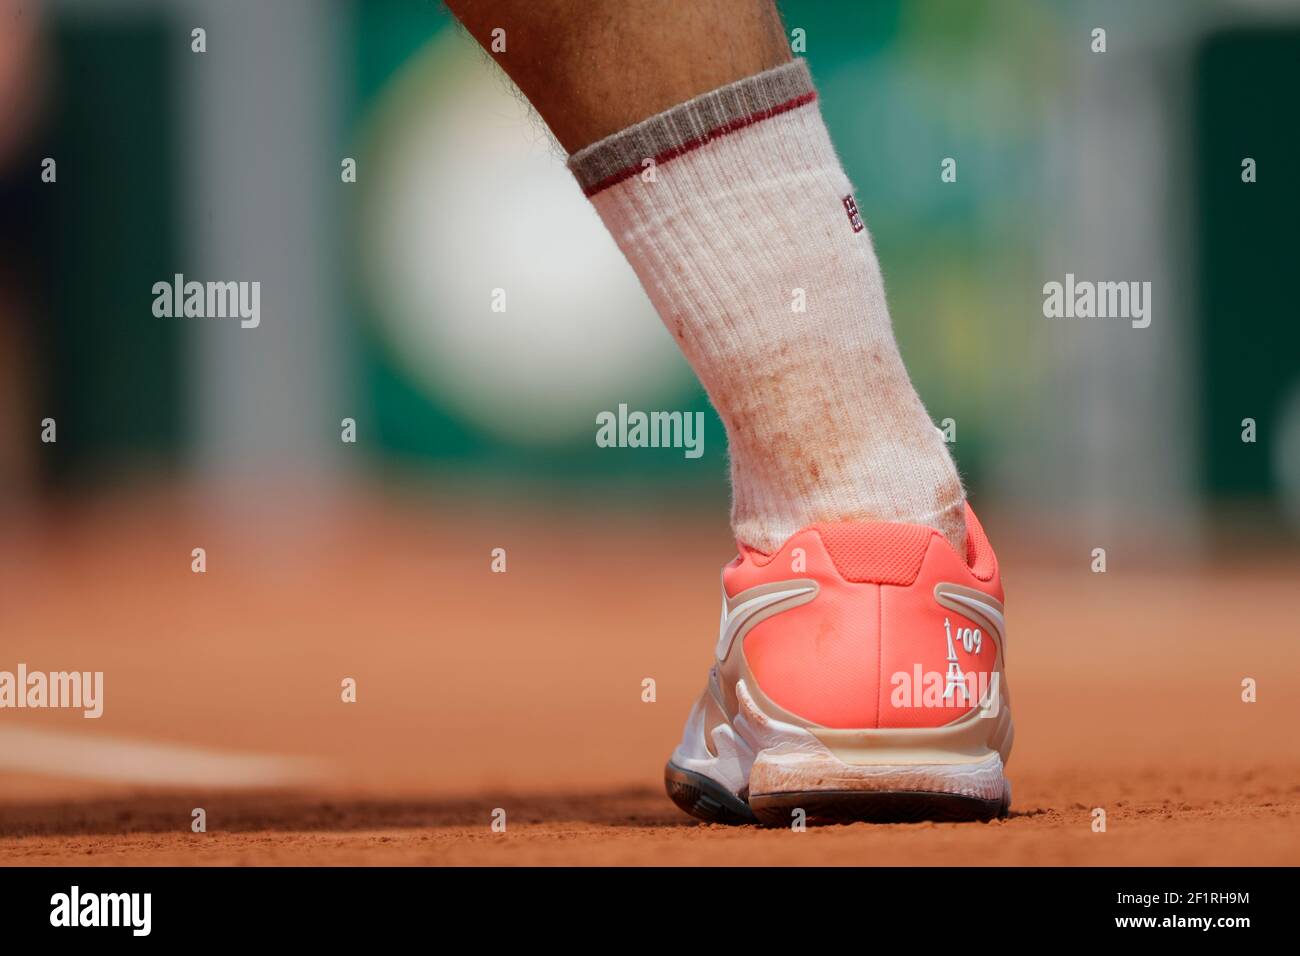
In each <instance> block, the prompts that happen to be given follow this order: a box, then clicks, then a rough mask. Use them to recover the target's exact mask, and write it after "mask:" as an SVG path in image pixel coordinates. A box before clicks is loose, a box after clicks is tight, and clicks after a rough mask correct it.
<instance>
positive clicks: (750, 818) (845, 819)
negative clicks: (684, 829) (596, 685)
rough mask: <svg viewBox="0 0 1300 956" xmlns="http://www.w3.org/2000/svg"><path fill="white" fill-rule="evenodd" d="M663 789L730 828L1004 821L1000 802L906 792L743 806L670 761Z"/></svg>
mask: <svg viewBox="0 0 1300 956" xmlns="http://www.w3.org/2000/svg"><path fill="white" fill-rule="evenodd" d="M664 788H665V789H666V790H667V791H668V796H669V798H670V799H671V800H672V801H673V803H675V804H677V806H678V807H680V808H681V809H682V810H684V811H686V812H687V813H689V814H690V815H691V816H693V817H695V818H696V819H697V820H703V821H704V822H706V823H723V824H727V825H730V826H739V825H744V824H761V825H763V826H768V827H788V826H790V825H791V824H792V823H794V821H795V820H796V816H795V811H797V810H802V811H803V813H804V816H803V820H804V822H805V823H808V824H811V825H813V826H816V825H819V824H823V825H824V824H837V823H920V822H921V821H924V820H933V821H938V822H941V823H973V822H985V821H988V820H994V819H997V818H999V817H1005V816H1006V815H1007V812H1008V810H1009V809H1010V807H1009V806H1008V804H1007V803H1006V802H1004V801H1003V800H981V799H979V798H977V797H963V796H961V795H959V794H955V793H932V792H925V791H907V790H883V791H863V790H806V791H803V792H800V793H768V794H761V795H758V796H752V797H750V798H749V801H748V802H746V801H744V800H741V799H740V798H739V797H737V796H736V795H735V794H734V793H732V792H731V791H729V790H727V788H725V787H723V786H722V785H721V784H719V783H717V782H716V781H714V780H710V779H709V778H708V777H706V776H704V775H703V774H698V773H695V772H693V771H691V770H684V769H683V768H681V767H679V766H677V765H676V764H674V763H673V762H672V761H669V762H668V765H667V766H666V767H664Z"/></svg>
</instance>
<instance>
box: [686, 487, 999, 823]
mask: <svg viewBox="0 0 1300 956" xmlns="http://www.w3.org/2000/svg"><path fill="white" fill-rule="evenodd" d="M966 524H967V548H966V553H965V554H964V555H959V554H957V553H956V552H955V551H954V550H953V548H952V547H951V545H949V544H948V542H947V540H946V539H945V538H944V537H943V536H942V535H941V534H940V533H939V532H938V531H935V530H934V529H932V528H928V527H923V526H921V525H910V524H884V523H843V524H820V525H813V526H811V527H809V528H805V529H804V530H802V531H799V532H798V533H796V534H795V535H794V536H792V537H791V538H790V539H789V540H788V541H787V542H786V543H785V545H784V546H783V547H782V548H781V550H780V551H778V552H777V553H776V554H773V555H770V556H768V555H763V554H760V553H758V552H756V551H752V550H750V549H747V548H744V547H742V548H741V549H740V554H739V556H738V557H737V558H736V559H735V560H733V561H732V562H731V563H730V564H728V565H727V566H726V567H725V568H723V571H722V597H723V607H722V622H721V626H720V633H719V637H718V644H717V648H716V655H715V656H716V660H715V662H714V665H713V667H712V669H711V670H710V671H709V682H708V686H707V687H705V689H704V693H703V694H701V695H700V698H699V700H698V701H697V702H696V703H695V706H694V707H693V708H692V710H691V714H690V717H689V719H688V720H687V722H686V730H685V733H684V734H683V736H682V742H681V744H680V745H679V746H678V747H677V749H676V750H674V751H673V755H672V757H671V758H670V760H669V761H668V766H667V768H666V769H665V783H666V785H667V788H668V795H669V796H670V797H671V798H672V799H673V801H674V802H675V803H676V804H677V805H678V806H679V807H681V808H682V809H683V810H685V811H686V812H687V813H690V814H692V815H693V816H696V817H699V818H700V819H702V820H707V821H710V822H715V823H754V822H761V823H764V824H768V825H772V826H789V825H790V824H791V823H792V822H794V821H796V820H799V819H803V820H806V821H807V822H810V823H818V822H848V821H853V820H875V821H889V820H923V819H938V820H988V819H991V818H993V817H997V816H1001V815H1005V814H1006V812H1007V810H1008V808H1009V806H1010V803H1011V788H1010V785H1009V784H1008V782H1007V779H1006V777H1005V774H1004V771H1005V767H1006V763H1007V758H1008V755H1009V754H1010V751H1011V740H1012V736H1013V732H1012V725H1011V712H1010V708H1009V703H1010V702H1009V700H1008V694H1007V686H1006V680H1005V678H1004V676H1003V665H1004V659H1005V653H1006V648H1005V634H1006V632H1005V625H1004V623H1003V614H1002V597H1003V595H1002V584H1001V581H1000V579H999V575H998V565H997V559H996V558H995V557H994V555H993V549H992V548H991V547H990V546H989V543H988V540H987V539H986V538H985V536H984V530H983V528H981V527H980V524H979V522H978V521H977V520H976V518H975V514H974V512H972V511H971V510H970V508H969V507H967V510H966ZM801 814H802V816H801Z"/></svg>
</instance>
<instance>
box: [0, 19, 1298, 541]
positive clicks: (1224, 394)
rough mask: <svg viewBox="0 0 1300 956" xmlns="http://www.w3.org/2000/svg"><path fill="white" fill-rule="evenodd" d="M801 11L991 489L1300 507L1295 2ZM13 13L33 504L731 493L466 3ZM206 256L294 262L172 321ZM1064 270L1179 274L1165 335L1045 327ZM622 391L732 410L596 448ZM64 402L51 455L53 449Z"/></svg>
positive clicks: (233, 270)
mask: <svg viewBox="0 0 1300 956" xmlns="http://www.w3.org/2000/svg"><path fill="white" fill-rule="evenodd" d="M780 6H781V9H782V11H783V14H784V17H785V20H786V25H787V27H788V28H789V29H790V30H796V29H798V30H802V31H803V36H804V38H805V42H806V53H805V55H806V56H807V58H808V60H809V62H810V65H811V68H812V71H813V74H814V76H815V78H816V80H817V83H818V85H819V89H820V91H821V97H822V98H821V102H822V109H823V111H824V114H825V116H826V119H827V122H828V125H829V126H830V129H831V133H832V136H833V138H834V140H835V142H836V145H837V148H838V149H839V151H840V153H841V156H842V158H843V160H844V162H845V165H846V168H847V169H848V171H849V175H850V177H851V178H852V179H853V181H854V183H855V187H856V195H857V197H858V202H859V206H860V208H861V209H862V212H863V215H864V217H865V219H866V221H867V224H868V227H869V228H870V229H871V231H872V235H873V237H874V240H875V242H876V247H877V250H878V253H879V255H880V259H881V263H882V267H883V270H884V274H885V279H886V287H887V290H888V295H889V302H890V307H891V313H892V315H893V319H894V323H895V327H896V330H897V334H898V338H899V341H900V344H901V347H902V349H903V354H904V357H905V359H906V361H907V363H908V366H909V368H910V369H911V371H912V374H913V376H914V378H915V380H916V382H917V385H918V388H919V391H920V392H921V395H922V397H923V399H924V400H925V402H926V405H927V407H928V409H929V410H930V413H931V415H932V417H933V418H934V419H935V421H936V422H939V421H941V420H943V419H948V418H951V419H953V420H954V421H955V423H956V432H957V440H956V442H955V444H954V445H953V450H954V453H955V455H956V457H957V459H958V462H959V464H960V466H961V469H962V472H963V474H964V475H965V476H966V478H967V480H968V483H969V484H970V486H971V489H972V496H973V497H974V498H975V500H976V501H986V502H990V503H991V506H994V507H996V506H1016V507H1026V508H1033V509H1037V510H1038V511H1040V512H1041V513H1043V514H1048V515H1052V516H1054V517H1053V519H1052V520H1051V521H1050V522H1047V523H1046V524H1044V526H1043V527H1042V529H1041V531H1042V533H1043V534H1061V535H1066V534H1071V533H1075V532H1078V531H1081V530H1086V531H1088V532H1089V533H1096V534H1106V535H1111V536H1123V535H1128V536H1131V537H1132V538H1134V539H1135V540H1137V539H1140V540H1157V541H1159V542H1161V543H1162V544H1163V545H1164V546H1177V547H1181V546H1183V545H1185V544H1188V545H1190V546H1195V545H1197V544H1198V543H1201V542H1204V541H1205V540H1206V535H1205V531H1206V530H1207V528H1213V527H1214V526H1215V524H1216V522H1217V521H1218V520H1219V516H1221V515H1224V514H1230V515H1232V516H1233V517H1232V520H1233V521H1235V522H1242V521H1249V522H1251V523H1252V526H1254V525H1257V526H1260V527H1265V528H1276V527H1278V526H1280V525H1282V524H1285V523H1286V522H1290V527H1292V528H1293V529H1294V528H1296V527H1300V331H1298V330H1300V324H1297V322H1296V318H1297V316H1296V311H1297V304H1296V303H1297V301H1300V300H1297V298H1296V297H1295V296H1294V295H1293V294H1291V290H1290V287H1289V285H1288V284H1287V283H1289V282H1290V281H1291V280H1292V276H1293V275H1294V272H1295V269H1294V266H1295V263H1296V253H1297V246H1296V240H1295V236H1294V225H1293V224H1294V223H1295V221H1296V220H1297V218H1298V216H1300V192H1298V190H1300V186H1298V185H1297V182H1296V177H1295V176H1294V175H1293V174H1292V170H1291V167H1292V166H1293V165H1294V157H1295V156H1296V155H1297V154H1298V153H1300V149H1298V147H1300V143H1298V142H1297V140H1298V139H1300V132H1298V131H1297V124H1296V122H1295V107H1294V102H1295V95H1296V93H1297V91H1298V90H1300V5H1297V4H1286V3H1278V4H1272V5H1268V7H1267V9H1265V8H1263V7H1261V6H1259V5H1254V4H1241V3H1231V2H1179V0H1158V2H1157V0H1152V2H1148V3H1142V4H1131V3H1119V2H1115V3H1092V4H1073V3H1064V2H1061V3H1056V2H1047V0H983V2H956V0H953V2H925V0H909V2H899V0H895V2H873V3H860V2H830V0H821V2H818V0H789V2H783V3H781V5H780ZM7 12H8V13H9V17H10V19H9V22H11V23H12V24H14V29H13V30H12V31H11V37H10V39H9V40H8V41H6V42H5V43H4V44H3V46H0V96H3V97H4V102H5V103H6V104H12V105H13V108H12V109H10V110H7V111H2V110H0V116H9V117H11V118H10V119H9V120H8V121H7V122H6V128H4V129H0V202H2V203H3V209H4V216H3V218H2V225H0V243H2V245H0V248H2V249H3V265H2V266H0V373H3V374H0V379H3V383H2V384H0V402H2V403H3V406H4V407H5V409H6V411H5V412H4V414H3V417H2V418H0V483H2V484H3V486H4V487H5V488H6V489H7V490H8V494H7V495H6V499H7V500H8V501H9V503H10V504H13V503H14V502H21V501H25V500H28V499H30V498H31V497H33V496H36V497H39V496H40V495H42V494H45V493H48V492H51V491H58V490H59V489H64V490H67V489H73V490H75V491H77V492H78V493H80V490H81V489H84V488H87V487H91V488H96V487H112V486H113V485H114V483H118V482H122V481H130V480H134V479H136V478H138V477H140V476H145V477H147V478H148V477H156V476H163V477H164V478H165V479H166V480H169V481H170V480H176V481H180V482H183V483H198V484H216V485H220V484H222V483H223V482H236V481H242V480H244V479H246V478H247V477H248V476H250V475H252V476H257V475H264V474H267V473H276V474H287V475H291V476H293V475H310V476H312V479H313V480H314V481H328V480H332V479H333V478H336V477H337V478H342V479H345V480H349V481H350V480H354V479H356V478H358V477H360V478H361V479H363V480H371V479H376V480H381V481H382V480H384V479H388V478H393V477H400V478H403V479H406V478H410V477H412V476H413V477H414V478H415V479H416V480H417V481H422V482H424V481H427V482H429V483H430V484H436V483H438V482H439V481H447V482H451V483H455V484H456V487H464V485H465V483H469V484H471V485H473V486H477V487H479V488H480V489H482V490H483V492H484V493H485V494H511V495H514V496H517V497H520V498H523V499H525V500H535V501H537V502H539V503H543V504H544V503H545V502H546V501H548V500H550V499H551V498H552V497H554V496H567V497H569V498H578V499H588V498H597V497H598V498H602V499H610V500H612V502H613V503H614V504H615V505H617V506H620V507H629V508H634V507H661V506H666V505H668V504H670V503H671V504H676V505H687V506H692V507H693V506H695V505H696V504H704V505H721V504H722V503H724V502H725V500H726V496H727V485H726V454H725V442H724V437H723V433H722V428H721V425H720V423H719V422H718V421H717V419H716V417H715V416H714V415H713V413H712V412H711V410H709V406H708V403H707V400H706V399H705V397H704V395H703V393H702V391H701V390H700V389H699V387H698V386H697V385H696V384H695V382H694V380H693V378H692V377H691V375H690V373H689V369H687V368H686V367H685V365H684V363H683V362H682V361H681V359H680V358H679V357H678V356H677V355H676V353H675V351H674V349H673V346H672V342H671V339H670V337H669V336H668V335H667V333H665V332H664V331H663V330H662V329H661V328H659V326H658V323H657V320H656V319H655V317H654V315H653V312H652V311H651V310H650V309H649V306H648V303H647V302H646V301H645V298H644V296H643V295H642V294H641V293H640V291H639V289H638V287H637V286H636V283H635V280H634V279H633V277H632V276H631V272H630V269H628V268H627V267H626V265H625V264H623V263H622V260H621V259H620V258H619V257H618V254H617V250H616V249H614V247H613V244H612V242H611V241H610V240H609V239H608V237H607V236H605V234H604V233H603V231H602V230H601V228H600V225H599V222H598V220H597V219H596V218H595V216H594V214H593V213H592V212H591V210H590V209H588V208H587V206H586V204H585V202H584V201H583V200H582V197H581V195H580V193H579V191H578V190H577V188H576V186H575V185H574V184H573V183H572V182H571V181H570V180H569V179H568V176H567V173H566V172H565V171H564V169H563V165H562V156H561V155H560V154H559V151H558V148H557V147H555V146H554V145H552V143H551V142H550V141H549V139H548V137H547V134H546V133H545V132H544V130H543V129H542V127H541V126H540V123H539V121H538V120H536V118H535V117H532V116H530V115H529V113H528V109H527V107H526V104H523V103H521V102H520V99H519V97H518V96H517V94H515V93H514V92H513V91H512V90H511V89H510V87H509V84H508V81H507V80H505V78H504V77H503V76H502V75H501V74H500V72H499V71H498V70H496V68H495V67H494V66H493V65H492V64H491V63H490V62H489V61H488V60H487V59H486V57H485V56H483V55H482V54H481V53H480V52H479V51H478V50H477V48H476V47H475V46H474V45H473V44H472V42H471V41H470V40H469V39H468V38H467V37H466V36H464V35H463V34H462V33H461V31H460V30H459V29H458V28H457V27H456V26H455V25H454V23H453V22H452V20H451V18H450V16H449V15H448V14H447V13H446V12H445V10H444V9H443V8H442V7H441V5H440V4H437V3H427V2H413V0H366V2H364V3H363V2H337V0H328V2H326V0H320V2H312V0H280V2H276V3H273V4H263V3H255V2H251V0H249V2H244V0H233V2H228V3H192V4H169V3H164V2H145V0H142V2H133V3H101V2H89V0H84V2H79V0H49V2H45V3H22V2H16V3H10V5H9V11H7ZM1099 27H1100V28H1103V29H1105V31H1106V50H1105V52H1104V53H1101V52H1094V51H1093V49H1092V45H1093V39H1092V31H1093V30H1094V29H1096V28H1099ZM195 28H202V29H203V30H204V31H205V35H206V44H207V49H206V52H203V53H196V52H194V51H193V50H192V49H191V45H192V33H191V31H192V30H194V29H195ZM665 28H666V29H670V28H671V25H670V24H666V25H665ZM6 59H7V60H8V66H7V67H6V65H5V62H4V61H5V60H6ZM629 68H634V66H631V65H630V66H629ZM46 157H52V158H55V159H56V161H57V181H56V182H55V183H46V182H42V179H41V175H40V173H41V163H42V160H43V159H44V158H46ZM950 157H951V158H954V159H955V160H956V162H957V181H956V182H952V183H948V182H943V181H942V180H941V178H940V164H941V163H942V162H943V160H944V159H946V158H950ZM1244 157H1251V158H1254V159H1255V160H1256V162H1257V164H1258V181H1257V182H1254V183H1249V184H1248V183H1243V182H1242V179H1241V163H1242V160H1243V158H1244ZM345 158H350V159H354V160H355V161H356V167H357V181H356V182H355V183H351V182H344V181H343V178H342V177H341V175H340V170H341V163H342V162H343V161H344V159H345ZM176 272H183V273H184V274H185V275H186V277H187V278H192V279H199V280H201V281H205V280H209V279H211V280H259V281H261V282H262V284H263V296H262V310H263V318H262V323H261V326H260V327H259V328H257V329H249V330H244V329H240V328H239V327H238V323H237V322H229V321H224V322H223V321H221V320H205V319H157V318H155V317H154V316H153V315H152V314H151V311H150V307H151V302H152V296H151V293H150V289H151V286H152V285H153V283H154V282H156V281H159V280H170V278H171V276H172V275H173V274H174V273H176ZM1066 273H1074V274H1075V275H1076V276H1078V277H1079V278H1091V279H1095V280H1113V281H1126V280H1136V281H1150V282H1152V285H1153V303H1154V305H1153V321H1152V323H1151V326H1150V328H1147V329H1133V328H1131V327H1129V325H1128V323H1127V322H1123V321H1113V320H1112V321H1109V322H1107V321H1101V320H1092V321H1088V320H1064V319H1047V318H1045V317H1044V316H1043V313H1042V286H1043V284H1044V283H1045V282H1048V281H1061V280H1062V279H1063V278H1064V275H1065V274H1066ZM498 287H499V288H503V289H505V290H507V292H508V293H509V294H510V305H509V309H508V311H507V312H506V313H504V314H501V313H495V312H493V311H492V310H491V309H490V307H489V303H490V292H491V290H492V289H494V288H498ZM620 402H627V403H628V404H629V405H631V406H632V407H633V408H643V409H670V410H705V411H707V412H708V415H707V422H708V426H707V427H708V431H707V434H706V439H705V453H704V455H703V457H702V458H699V459H688V458H686V457H685V456H683V455H682V454H681V452H680V450H672V449H602V448H598V447H596V445H595V443H594V434H595V416H596V414H597V413H598V412H600V411H602V410H606V409H614V408H616V407H617V405H618V404H619V403H620ZM46 416H52V417H54V418H56V419H57V421H58V429H59V431H58V443H57V445H56V446H42V445H41V444H40V443H39V442H38V441H37V440H36V438H35V436H38V435H39V422H40V420H41V419H42V418H44V417H46ZM345 417H351V418H354V419H355V420H356V422H357V428H358V441H357V444H356V445H355V446H347V445H344V444H343V443H342V442H340V440H339V432H340V425H339V423H340V421H341V420H342V419H343V418H345ZM1245 418H1252V419H1254V420H1255V421H1256V423H1257V441H1255V442H1253V443H1245V442H1243V441H1242V440H1241V433H1242V420H1243V419H1245Z"/></svg>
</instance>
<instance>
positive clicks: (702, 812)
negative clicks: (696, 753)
mask: <svg viewBox="0 0 1300 956" xmlns="http://www.w3.org/2000/svg"><path fill="white" fill-rule="evenodd" d="M664 789H666V790H667V791H668V796H669V798H670V799H671V800H672V801H673V803H675V804H677V806H678V807H680V808H681V809H683V810H685V811H686V812H687V813H689V814H690V815H691V816H693V817H695V818H696V819H697V820H703V821H704V822H705V823H726V824H729V825H732V826H737V825H740V824H746V823H749V824H755V823H758V818H757V817H756V816H754V811H752V810H751V809H750V808H749V804H747V803H746V802H745V801H744V800H741V799H740V798H739V797H737V796H736V795H735V794H734V793H732V792H731V791H730V790H728V789H727V788H726V787H724V786H722V785H721V784H719V783H717V782H715V781H713V780H710V779H709V778H708V777H706V776H704V775H703V774H698V773H695V772H694V771H691V770H683V769H682V768H681V767H679V766H677V765H676V764H675V763H673V762H672V761H671V760H670V761H668V765H667V766H666V767H664Z"/></svg>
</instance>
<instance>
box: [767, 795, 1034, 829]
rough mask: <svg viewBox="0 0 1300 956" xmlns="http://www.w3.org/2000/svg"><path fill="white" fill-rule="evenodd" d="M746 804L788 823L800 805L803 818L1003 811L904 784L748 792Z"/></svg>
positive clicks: (964, 817)
mask: <svg viewBox="0 0 1300 956" xmlns="http://www.w3.org/2000/svg"><path fill="white" fill-rule="evenodd" d="M749 805H750V809H751V810H753V812H754V815H755V816H756V817H757V818H758V820H759V822H760V823H762V824H763V825H765V826H770V827H788V826H790V825H791V823H793V822H794V820H795V819H796V816H795V812H796V811H797V810H802V811H803V812H804V820H805V822H807V823H809V824H813V825H816V824H834V823H920V822H922V821H925V820H933V821H937V822H940V823H975V822H987V821H989V820H994V819H997V818H998V817H1004V816H1006V815H1007V811H1008V810H1009V807H1008V806H1007V805H1006V804H1005V803H1004V802H1003V801H1002V800H981V799H980V798H978V797H963V796H961V795H960V794H955V793H932V792H925V791H908V790H880V791H871V792H864V791H862V790H818V791H805V792H803V793H768V794H762V795H758V796H752V797H750V799H749Z"/></svg>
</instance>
